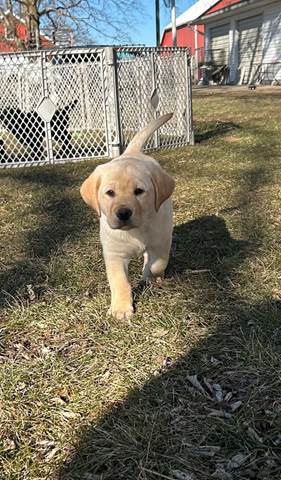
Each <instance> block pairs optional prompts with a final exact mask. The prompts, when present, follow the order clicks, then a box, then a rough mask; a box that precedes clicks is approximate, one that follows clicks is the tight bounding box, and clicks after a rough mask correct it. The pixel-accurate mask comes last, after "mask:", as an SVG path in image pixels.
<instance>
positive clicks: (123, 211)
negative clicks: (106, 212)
mask: <svg viewBox="0 0 281 480" xmlns="http://www.w3.org/2000/svg"><path fill="white" fill-rule="evenodd" d="M132 214H133V211H132V210H131V209H130V208H125V207H122V208H119V209H118V210H117V212H116V217H117V218H118V220H120V221H121V222H124V223H125V222H128V220H130V218H131V216H132Z"/></svg>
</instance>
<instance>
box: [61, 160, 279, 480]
mask: <svg viewBox="0 0 281 480" xmlns="http://www.w3.org/2000/svg"><path fill="white" fill-rule="evenodd" d="M266 174H267V172H265V170H264V169H263V168H256V169H252V170H251V171H249V172H247V173H246V174H245V179H244V180H245V185H244V186H243V189H241V192H240V195H239V199H238V203H239V204H240V203H242V204H244V203H245V201H246V197H247V191H248V189H249V187H251V189H252V190H254V189H255V188H258V187H259V186H261V185H262V184H263V180H264V178H265V176H266ZM254 210H255V208H254V207H253V206H252V215H250V218H251V221H250V223H248V218H249V217H248V216H247V215H246V216H245V218H244V219H242V221H243V223H244V225H243V230H244V231H245V232H247V233H248V237H249V239H250V240H249V241H241V240H236V239H234V238H233V237H232V236H231V234H230V232H229V231H228V229H227V226H226V224H225V221H224V220H223V218H221V217H218V216H216V215H211V216H205V217H201V218H198V219H196V220H194V221H191V222H188V223H186V224H183V225H179V226H177V227H176V228H175V231H174V233H175V243H174V246H173V253H172V256H171V264H170V267H169V270H168V276H170V277H173V278H174V281H175V282H179V284H181V286H182V283H186V284H187V285H188V282H192V288H193V290H196V291H197V293H198V297H199V302H198V304H197V306H195V307H194V308H195V309H196V308H197V309H198V312H195V313H198V315H199V316H200V315H201V318H202V319H203V320H202V321H204V322H206V326H207V327H208V331H207V332H206V335H205V337H204V338H203V339H202V340H199V341H198V343H197V344H196V345H195V346H194V347H193V348H192V349H191V350H189V349H188V345H187V346H186V351H187V353H186V354H185V355H183V356H182V357H181V358H179V359H177V360H176V361H174V362H173V360H172V361H170V363H167V362H166V363H163V365H162V366H161V367H160V368H159V371H158V374H157V375H156V376H155V377H153V378H152V379H150V380H149V381H148V382H147V383H146V384H145V385H144V386H143V387H141V388H137V389H135V390H133V391H131V392H130V393H129V395H128V396H127V398H126V399H125V400H124V401H122V402H120V403H117V404H115V405H114V406H113V407H112V408H111V409H110V411H109V412H108V413H107V414H105V415H104V416H103V418H102V419H101V420H100V421H98V422H97V423H93V424H92V425H91V426H88V427H87V428H85V429H84V430H82V431H81V438H80V442H79V444H78V445H77V448H76V451H75V453H74V454H73V455H72V458H71V459H70V460H69V461H68V462H67V463H66V464H65V465H63V466H62V468H61V470H60V472H59V479H60V480H76V479H77V480H78V479H85V480H86V479H95V480H96V479H99V480H110V479H111V480H128V479H140V480H157V479H161V478H162V479H168V480H176V479H192V480H207V479H210V478H216V479H224V480H234V479H237V480H238V479H239V480H242V479H243V480H246V479H247V480H248V479H250V478H256V479H263V478H264V479H265V478H270V479H272V480H273V479H276V480H277V479H279V478H280V469H281V461H280V455H279V453H280V444H279V443H278V442H279V440H278V438H279V437H280V436H279V427H278V425H279V423H278V422H279V420H278V418H279V414H278V411H279V410H278V409H280V411H281V402H280V400H279V397H280V395H279V393H280V392H279V389H280V377H279V376H277V372H278V371H279V372H280V352H281V347H280V345H281V330H280V318H281V308H280V301H276V300H274V299H265V300H264V301H263V302H261V303H259V304H249V302H248V301H247V299H244V298H241V296H240V295H239V293H238V292H237V289H236V287H235V286H234V285H237V279H238V281H239V269H240V267H241V266H242V265H243V263H244V261H246V260H247V259H249V258H254V257H255V255H256V252H257V250H258V248H259V247H260V245H262V242H263V237H264V232H263V229H264V225H263V224H262V223H260V222H259V220H257V221H256V223H255V222H254V219H255V215H254V213H255V212H254ZM235 280H236V281H235ZM188 294H189V289H188V288H187V290H186V296H187V299H188ZM192 314H194V310H193V313H191V314H190V313H188V309H187V312H186V316H187V317H186V325H185V328H186V329H187V330H188V328H189V320H190V319H191V317H192ZM190 315H191V317H190ZM167 365H168V366H167ZM194 374H196V375H197V379H199V382H200V384H201V389H199V388H197V387H196V386H195V387H194V386H192V383H191V382H190V380H188V378H187V377H188V376H191V375H194ZM204 378H205V379H208V382H209V383H204ZM212 385H213V387H214V388H213V389H212ZM218 385H220V386H221V388H222V392H223V398H221V399H219V398H218V397H217V396H216V395H215V393H214V391H215V389H216V388H218ZM277 404H278V408H277V407H276V405H277ZM236 408H237V410H235V409H236ZM236 455H238V457H235V456H236ZM233 457H235V458H236V460H237V461H238V463H236V464H234V466H233V462H232V463H231V459H233ZM239 462H240V463H239ZM184 475H185V476H184ZM188 475H189V476H188Z"/></svg>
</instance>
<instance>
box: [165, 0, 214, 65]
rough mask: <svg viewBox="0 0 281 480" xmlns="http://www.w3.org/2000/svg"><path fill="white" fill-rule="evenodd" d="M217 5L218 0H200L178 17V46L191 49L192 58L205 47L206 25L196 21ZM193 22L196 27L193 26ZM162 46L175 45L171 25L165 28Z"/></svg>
mask: <svg viewBox="0 0 281 480" xmlns="http://www.w3.org/2000/svg"><path fill="white" fill-rule="evenodd" d="M216 3H218V0H199V1H198V2H196V3H195V4H194V5H192V6H191V7H190V8H189V9H188V10H186V11H185V12H184V13H182V14H181V15H179V16H178V17H177V20H176V27H177V46H178V47H188V48H190V51H191V55H192V56H195V54H196V51H198V50H197V49H203V47H204V25H202V24H200V22H198V24H197V22H196V20H197V19H198V18H199V17H200V16H201V15H204V14H205V13H206V12H207V10H209V9H210V8H211V7H213V5H215V4H216ZM191 22H193V23H195V25H191ZM161 45H162V46H163V47H171V46H172V45H173V39H172V24H171V23H169V25H166V27H165V28H164V31H163V34H162V40H161Z"/></svg>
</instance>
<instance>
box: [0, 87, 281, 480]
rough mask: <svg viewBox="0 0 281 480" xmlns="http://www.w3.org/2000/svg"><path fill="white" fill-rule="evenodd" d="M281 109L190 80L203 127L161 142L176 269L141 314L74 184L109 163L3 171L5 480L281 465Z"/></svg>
mask: <svg viewBox="0 0 281 480" xmlns="http://www.w3.org/2000/svg"><path fill="white" fill-rule="evenodd" d="M280 108H281V93H280V90H279V91H278V89H277V90H276V93H272V92H267V91H266V90H263V89H258V90H257V91H256V92H248V91H247V90H240V91H239V92H238V93H236V92H235V91H234V92H229V93H225V94H222V95H207V94H204V93H203V94H202V93H200V94H198V93H197V94H196V95H195V98H194V115H195V120H196V135H197V141H198V142H197V144H196V145H195V146H194V147H188V148H183V149H179V150H173V151H166V152H159V153H157V154H155V156H156V158H157V159H159V161H160V162H161V164H162V165H163V167H164V168H165V169H166V170H167V171H169V172H170V173H171V174H173V176H174V177H175V179H176V184H177V187H176V192H175V195H174V207H175V230H174V243H173V249H172V255H171V261H170V266H169V268H168V271H167V279H166V281H165V283H164V285H163V286H162V287H161V288H159V287H158V288H156V287H148V288H146V289H145V291H144V292H142V294H139V295H138V296H137V312H136V316H135V317H134V319H133V321H132V322H131V323H130V324H129V323H126V322H118V321H115V320H113V319H111V318H108V317H106V314H105V312H106V310H107V307H108V304H109V292H108V286H107V282H106V277H105V271H104V265H103V260H102V258H101V247H100V244H99V238H98V222H97V219H96V217H95V216H94V214H93V212H91V211H90V210H89V209H87V207H86V206H85V205H84V204H83V203H82V201H81V199H80V197H79V185H80V184H81V182H82V180H83V179H84V178H85V177H86V176H87V175H88V174H89V173H90V172H91V171H92V169H93V168H94V166H95V165H96V162H94V161H89V162H84V163H79V164H77V163H76V164H72V165H65V166H57V167H52V168H51V167H40V168H30V169H19V170H6V171H1V172H0V182H1V183H0V184H1V190H0V218H1V231H0V235H1V246H2V248H1V251H0V266H1V273H0V286H1V299H0V316H1V330H0V334H1V338H0V345H1V351H0V362H1V366H0V377H1V378H0V385H1V387H0V391H1V399H0V408H1V410H0V412H1V420H0V421H1V444H0V449H1V454H0V458H1V463H2V466H1V469H0V478H1V480H2V479H3V480H27V479H28V480H43V479H44V480H45V479H52V480H53V479H54V480H55V479H56V480H75V479H77V480H78V479H79V480H80V479H81V480H108V479H112V480H119V479H120V480H121V479H124V480H129V479H130V480H131V479H132V480H137V479H138V480H157V479H160V480H161V479H172V480H179V479H188V480H205V479H212V478H215V479H222V480H232V479H233V480H235V479H239V480H246V479H247V480H248V479H258V480H262V479H270V480H277V479H278V480H279V479H280V469H281V461H280V458H281V455H280V454H281V421H280V418H281V400H280V391H281V390H280V389H281V360H280V358H281V356H280V353H281V323H280V320H281V287H280V279H281V253H280V252H281V248H280V247H281V235H280V226H281V214H280V211H281V210H280V202H281V190H280V182H281V170H280V160H281V154H280V152H281V123H280ZM139 267H140V264H139V262H138V261H136V262H134V263H133V265H132V277H133V283H134V285H135V286H136V285H137V280H138V278H139ZM195 375H196V376H195ZM204 379H205V380H204Z"/></svg>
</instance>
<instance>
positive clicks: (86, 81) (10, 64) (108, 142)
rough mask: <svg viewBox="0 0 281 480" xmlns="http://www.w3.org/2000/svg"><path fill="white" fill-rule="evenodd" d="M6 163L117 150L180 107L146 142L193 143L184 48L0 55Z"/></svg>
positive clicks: (1, 140) (0, 154)
mask: <svg viewBox="0 0 281 480" xmlns="http://www.w3.org/2000/svg"><path fill="white" fill-rule="evenodd" d="M0 80H1V81H0V167H15V166H16V167H17V166H22V165H25V166H27V165H34V164H36V165H38V164H44V163H59V162H65V161H69V160H71V161H75V160H81V159H88V158H93V157H108V156H116V155H119V154H120V153H121V152H122V149H123V148H124V147H125V146H126V144H127V143H128V142H129V140H130V139H131V137H132V136H133V135H134V134H135V133H136V131H137V130H138V129H139V128H141V127H142V126H144V125H145V124H146V123H147V122H148V121H149V120H150V119H152V118H155V117H157V116H159V115H162V114H164V113H168V112H174V116H173V119H172V120H171V121H170V122H169V124H168V125H165V126H163V127H162V129H161V130H160V132H159V133H158V134H157V135H155V136H154V137H153V139H152V140H151V141H150V142H149V144H148V145H147V148H159V147H165V148H167V147H176V146H180V145H186V144H188V143H193V125H192V102H191V80H190V65H189V53H188V50H187V49H184V48H132V47H131V48H129V47H122V48H121V47H120V48H119V47H116V48H115V47H95V48H79V49H78V48H74V49H73V48H72V49H64V50H62V49H60V50H44V51H37V52H21V53H15V54H3V55H1V56H0Z"/></svg>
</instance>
